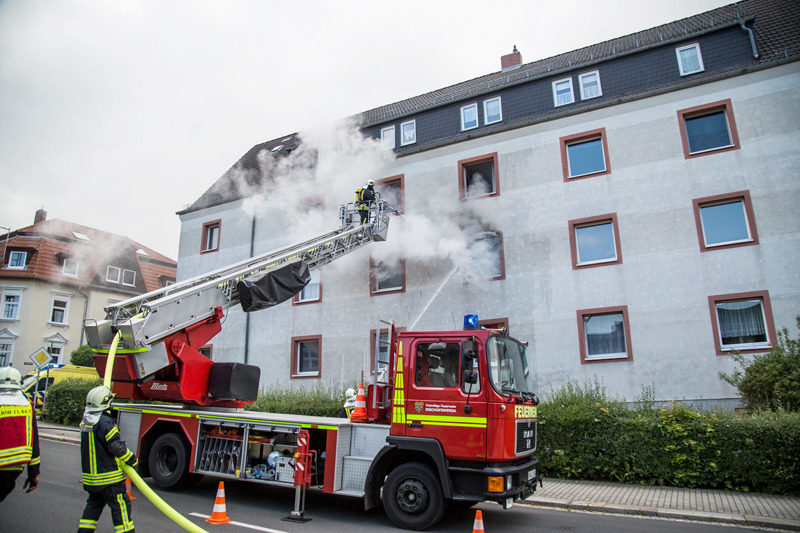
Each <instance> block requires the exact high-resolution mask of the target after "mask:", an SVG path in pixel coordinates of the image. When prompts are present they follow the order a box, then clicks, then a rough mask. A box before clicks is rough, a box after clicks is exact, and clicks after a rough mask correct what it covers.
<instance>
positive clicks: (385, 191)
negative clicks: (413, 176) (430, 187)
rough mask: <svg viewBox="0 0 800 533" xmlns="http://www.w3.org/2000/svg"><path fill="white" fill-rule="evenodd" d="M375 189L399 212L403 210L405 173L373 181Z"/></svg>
mask: <svg viewBox="0 0 800 533" xmlns="http://www.w3.org/2000/svg"><path fill="white" fill-rule="evenodd" d="M375 190H376V191H377V192H378V193H379V194H380V195H381V200H383V201H385V202H386V203H387V204H389V205H390V206H391V207H393V208H394V209H397V211H399V212H400V213H404V212H405V175H404V174H398V175H397V176H391V177H389V178H384V179H380V180H377V181H375Z"/></svg>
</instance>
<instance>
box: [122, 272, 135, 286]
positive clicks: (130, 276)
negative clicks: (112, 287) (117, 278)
mask: <svg viewBox="0 0 800 533" xmlns="http://www.w3.org/2000/svg"><path fill="white" fill-rule="evenodd" d="M122 284H123V285H128V286H129V287H133V286H135V285H136V272H135V271H133V270H128V269H127V268H126V269H124V270H123V271H122Z"/></svg>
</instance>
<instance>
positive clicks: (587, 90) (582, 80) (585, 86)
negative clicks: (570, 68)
mask: <svg viewBox="0 0 800 533" xmlns="http://www.w3.org/2000/svg"><path fill="white" fill-rule="evenodd" d="M578 84H579V85H580V89H581V100H588V99H589V98H597V97H598V96H603V89H602V87H600V71H599V70H595V71H593V72H586V73H584V74H581V75H580V76H578Z"/></svg>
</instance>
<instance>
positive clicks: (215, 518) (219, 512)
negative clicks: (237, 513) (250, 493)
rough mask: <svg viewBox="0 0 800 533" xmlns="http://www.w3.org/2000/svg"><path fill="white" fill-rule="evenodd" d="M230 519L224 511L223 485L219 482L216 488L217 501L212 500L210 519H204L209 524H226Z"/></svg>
mask: <svg viewBox="0 0 800 533" xmlns="http://www.w3.org/2000/svg"><path fill="white" fill-rule="evenodd" d="M230 521H231V519H230V518H228V515H227V513H226V511H225V483H223V482H222V481H220V482H219V487H218V488H217V499H216V500H214V510H213V511H212V512H211V518H206V522H208V523H209V524H227V523H228V522H230Z"/></svg>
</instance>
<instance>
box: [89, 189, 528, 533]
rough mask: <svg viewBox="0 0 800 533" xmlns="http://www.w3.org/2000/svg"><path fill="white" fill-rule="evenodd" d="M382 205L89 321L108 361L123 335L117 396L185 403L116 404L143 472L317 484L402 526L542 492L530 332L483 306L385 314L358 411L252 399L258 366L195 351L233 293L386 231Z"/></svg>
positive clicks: (274, 282) (272, 298)
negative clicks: (269, 404) (477, 312)
mask: <svg viewBox="0 0 800 533" xmlns="http://www.w3.org/2000/svg"><path fill="white" fill-rule="evenodd" d="M374 209H376V211H377V212H376V215H377V216H376V217H375V218H373V220H374V222H373V223H372V224H369V225H367V226H366V227H365V226H353V225H352V224H350V223H349V220H350V216H351V214H352V213H351V211H352V207H351V206H343V208H342V211H341V215H342V221H343V224H342V227H341V228H340V229H338V230H336V231H335V232H333V233H331V234H327V235H323V236H320V238H318V239H314V240H312V241H308V242H306V243H301V244H300V245H296V246H292V247H289V248H287V249H284V250H279V251H276V252H271V253H269V254H264V255H263V256H259V257H256V258H252V259H250V260H247V261H244V262H241V263H237V264H235V265H231V266H230V267H226V268H225V269H220V270H218V271H215V272H212V273H209V274H206V275H204V276H200V277H197V278H192V279H190V280H187V281H184V282H181V283H178V284H176V285H175V286H170V287H167V288H165V289H162V290H160V291H154V293H148V294H146V295H143V296H140V297H137V298H133V299H131V300H128V301H126V302H120V303H119V304H114V305H112V306H109V307H108V308H107V309H106V311H107V315H106V318H105V319H104V320H101V321H87V323H86V324H85V329H86V332H87V337H88V339H89V343H90V344H91V345H92V347H93V349H94V350H95V366H96V367H97V369H98V371H99V372H100V374H101V375H105V372H106V365H107V364H108V362H109V358H108V354H109V352H110V351H112V350H115V347H116V344H115V342H116V343H118V348H116V350H115V353H116V359H117V361H116V363H114V366H113V369H112V371H111V372H112V381H113V389H114V392H115V393H116V394H117V396H118V397H120V398H127V399H132V400H134V401H135V400H144V399H147V400H153V399H155V400H165V401H171V402H174V403H175V404H176V405H153V404H136V403H126V404H116V405H115V407H116V412H117V417H118V424H119V427H120V433H121V434H122V437H123V439H124V440H125V441H126V442H127V443H128V446H129V447H130V448H131V449H132V450H133V451H134V452H136V453H137V455H138V456H139V458H140V461H139V471H140V473H141V474H142V475H144V476H147V475H149V476H151V477H152V479H153V482H154V483H155V484H156V485H158V486H161V487H177V486H180V485H186V484H189V483H191V482H193V481H196V480H197V479H199V478H200V477H202V476H204V475H208V476H214V477H218V478H220V479H231V480H240V481H249V482H253V483H265V484H272V485H281V486H287V487H295V486H296V484H297V485H300V484H307V483H311V484H312V485H314V486H317V487H319V488H321V489H322V491H323V492H325V493H330V494H339V495H347V496H353V497H360V498H363V499H364V506H365V508H366V509H370V508H373V507H376V506H378V505H381V504H382V505H383V507H384V509H385V512H386V514H387V515H388V516H389V518H390V519H391V520H392V521H393V522H394V523H395V524H397V525H398V526H399V527H401V528H405V529H414V530H421V529H426V528H429V527H431V526H433V525H434V524H436V523H437V522H438V521H439V520H440V519H441V518H442V516H443V515H444V513H445V512H446V510H447V508H448V505H456V506H461V505H464V506H469V505H471V504H474V503H476V502H480V501H485V500H490V501H495V502H498V503H500V504H502V505H503V507H504V508H505V507H510V506H511V505H512V504H513V502H514V501H517V500H519V499H524V498H527V497H528V496H530V495H531V494H533V492H534V491H535V490H536V484H537V483H541V478H540V475H539V462H538V459H537V458H536V457H535V456H534V452H535V450H536V438H537V419H536V409H537V407H536V406H537V404H538V399H537V398H536V395H535V394H534V390H533V379H532V375H531V372H530V369H529V367H528V365H527V359H526V356H525V344H524V343H521V342H519V341H517V340H515V339H513V338H512V337H510V336H508V335H507V334H506V332H504V331H498V330H487V329H481V328H479V327H478V324H477V317H475V316H474V315H468V317H467V318H466V319H465V329H463V330H458V331H426V332H418V331H396V329H395V326H394V324H393V323H392V322H386V321H381V320H379V322H378V330H379V331H382V332H385V335H376V337H377V340H376V346H375V350H374V352H375V354H376V358H375V359H376V360H375V361H374V362H373V368H374V369H375V371H374V373H373V375H372V383H370V384H369V385H368V387H367V394H366V399H365V410H366V417H364V418H363V419H361V420H360V421H357V420H356V419H353V420H351V419H348V418H329V417H315V416H300V415H288V414H275V413H262V412H255V411H247V410H244V409H243V407H244V405H246V404H247V403H248V402H252V401H253V400H255V399H256V396H257V394H258V384H259V379H260V370H259V369H258V367H256V366H253V365H244V364H238V363H218V362H213V361H212V360H210V359H209V358H207V357H205V356H203V355H202V354H201V353H199V352H198V351H197V348H198V347H200V346H203V345H204V344H206V343H207V342H208V340H209V339H210V338H212V337H213V336H214V335H215V334H216V333H217V332H218V331H219V330H220V327H221V325H220V323H221V319H222V318H223V317H224V311H225V309H227V308H228V307H230V306H231V305H233V304H239V303H241V304H242V305H243V307H244V308H245V310H247V309H248V308H249V309H251V310H252V309H259V308H264V307H269V306H270V305H275V304H276V303H279V302H280V301H283V300H285V299H286V298H288V297H290V296H291V295H292V294H294V293H296V292H297V291H299V290H300V289H301V288H302V286H303V285H304V283H307V282H308V268H313V267H315V266H319V265H321V264H325V263H326V262H330V261H331V260H333V259H335V258H336V257H337V256H338V255H341V254H342V253H347V252H348V251H351V250H352V249H355V248H357V247H358V246H360V245H361V244H366V243H368V242H370V241H372V240H383V239H384V238H385V236H386V227H387V225H388V220H389V219H388V217H389V208H388V206H385V204H383V203H382V202H380V201H379V202H378V203H377V206H376V207H374ZM265 279H266V281H265ZM274 287H280V289H274ZM287 295H289V296H287ZM298 444H299V445H298ZM300 468H305V470H304V471H303V473H302V474H301V475H300V474H298V472H299V469H300ZM298 494H299V492H298ZM295 512H297V501H296V511H295ZM294 514H295V513H293V515H294ZM299 516H302V511H301V512H300V513H299Z"/></svg>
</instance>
